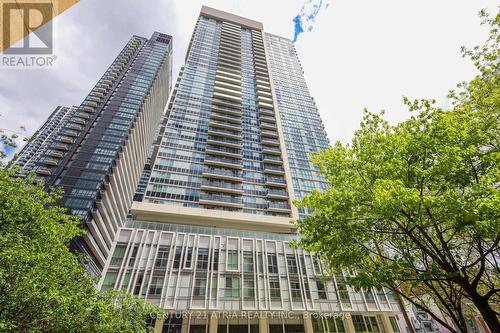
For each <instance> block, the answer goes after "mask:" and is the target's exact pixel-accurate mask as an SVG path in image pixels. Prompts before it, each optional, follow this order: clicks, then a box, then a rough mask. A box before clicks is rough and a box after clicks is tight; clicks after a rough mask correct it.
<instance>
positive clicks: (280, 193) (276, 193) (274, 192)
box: [267, 189, 288, 197]
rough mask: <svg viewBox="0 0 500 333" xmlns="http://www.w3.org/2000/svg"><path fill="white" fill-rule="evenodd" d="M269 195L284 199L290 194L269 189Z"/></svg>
mask: <svg viewBox="0 0 500 333" xmlns="http://www.w3.org/2000/svg"><path fill="white" fill-rule="evenodd" d="M267 194H268V195H281V196H283V197H287V196H288V192H287V191H285V190H275V189H269V190H267Z"/></svg>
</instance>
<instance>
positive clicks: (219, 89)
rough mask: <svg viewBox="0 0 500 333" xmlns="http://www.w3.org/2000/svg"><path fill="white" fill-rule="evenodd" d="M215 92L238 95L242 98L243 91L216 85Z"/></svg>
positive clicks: (237, 96)
mask: <svg viewBox="0 0 500 333" xmlns="http://www.w3.org/2000/svg"><path fill="white" fill-rule="evenodd" d="M214 92H217V93H221V94H224V95H227V96H232V97H236V98H238V99H240V100H241V91H240V90H235V89H232V88H226V87H220V86H219V87H217V86H214Z"/></svg>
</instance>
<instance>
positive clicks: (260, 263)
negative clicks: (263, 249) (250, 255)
mask: <svg viewBox="0 0 500 333" xmlns="http://www.w3.org/2000/svg"><path fill="white" fill-rule="evenodd" d="M257 265H258V266H259V273H263V272H264V264H263V260H262V253H259V254H257Z"/></svg>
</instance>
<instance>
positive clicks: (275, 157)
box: [264, 155, 283, 162]
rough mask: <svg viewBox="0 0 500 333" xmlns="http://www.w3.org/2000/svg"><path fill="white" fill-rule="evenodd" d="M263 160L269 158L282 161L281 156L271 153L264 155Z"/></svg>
mask: <svg viewBox="0 0 500 333" xmlns="http://www.w3.org/2000/svg"><path fill="white" fill-rule="evenodd" d="M264 160H270V161H276V162H283V160H282V159H281V157H279V156H271V155H264Z"/></svg>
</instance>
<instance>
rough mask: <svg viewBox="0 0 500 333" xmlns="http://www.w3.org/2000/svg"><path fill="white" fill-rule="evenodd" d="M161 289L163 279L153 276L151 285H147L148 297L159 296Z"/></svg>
mask: <svg viewBox="0 0 500 333" xmlns="http://www.w3.org/2000/svg"><path fill="white" fill-rule="evenodd" d="M162 288H163V277H162V276H153V278H152V279H151V284H150V285H149V295H152V296H160V295H161V290H162Z"/></svg>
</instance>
